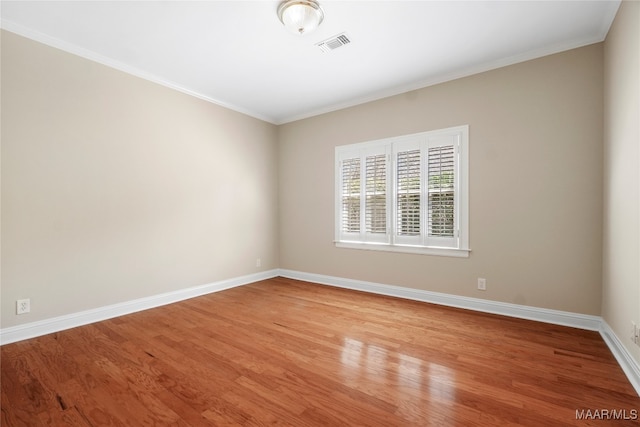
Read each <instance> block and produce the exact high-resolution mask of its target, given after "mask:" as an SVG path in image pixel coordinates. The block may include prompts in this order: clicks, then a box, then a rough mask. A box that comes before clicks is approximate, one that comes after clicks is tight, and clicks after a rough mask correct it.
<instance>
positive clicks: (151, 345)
mask: <svg viewBox="0 0 640 427" xmlns="http://www.w3.org/2000/svg"><path fill="white" fill-rule="evenodd" d="M0 352H1V354H0V356H1V357H2V359H1V360H2V364H1V384H0V387H1V396H0V397H1V400H0V406H1V413H0V414H1V418H0V422H1V423H2V426H37V425H43V426H81V427H85V426H103V425H104V426H137V425H162V426H165V425H175V426H264V425H276V426H296V427H305V426H308V427H313V426H351V425H353V426H385V427H388V426H403V427H404V426H458V425H459V426H497V425H500V426H503V425H504V426H507V425H511V426H541V425H544V426H589V425H597V426H602V425H615V426H625V425H635V426H637V425H639V424H640V421H639V420H638V419H637V415H638V410H640V399H639V398H638V396H637V395H636V393H635V391H634V390H633V388H632V387H631V385H630V384H629V382H628V380H627V379H626V377H625V376H624V373H623V372H622V370H621V369H620V367H619V366H618V364H617V363H616V361H615V359H614V358H613V356H612V355H611V353H610V351H609V349H608V348H607V346H606V344H605V343H604V342H603V340H602V338H601V337H600V336H599V334H598V333H597V332H592V331H584V330H578V329H574V328H568V327H562V326H557V325H549V324H544V323H538V322H533V321H527V320H521V319H514V318H506V317H502V316H497V315H491V314H485V313H476V312H471V311H468V310H461V309H455V308H449V307H442V306H437V305H432V304H426V303H421V302H417V301H409V300H402V299H396V298H391V297H385V296H381V295H374V294H367V293H362V292H356V291H350V290H345V289H340V288H332V287H328V286H323V285H316V284H312V283H306V282H300V281H296V280H291V279H284V278H275V279H270V280H266V281H262V282H257V283H253V284H250V285H246V286H242V287H239V288H233V289H229V290H227V291H223V292H219V293H215V294H211V295H207V296H203V297H199V298H193V299H190V300H187V301H183V302H180V303H176V304H172V305H169V306H164V307H160V308H156V309H153V310H147V311H144V312H140V313H135V314H131V315H127V316H122V317H119V318H115V319H110V320H106V321H103V322H100V323H96V324H92V325H87V326H84V327H80V328H75V329H71V330H68V331H63V332H59V333H55V334H51V335H47V336H43V337H39V338H35V339H31V340H26V341H23V342H19V343H14V344H9V345H5V346H3V347H2V348H0ZM586 410H591V411H592V412H593V411H602V410H607V411H618V412H617V413H618V415H624V418H621V417H620V416H618V418H620V419H613V418H611V417H609V418H607V419H578V418H579V416H578V415H580V413H582V415H583V418H584V411H586ZM580 411H583V412H580ZM598 414H600V412H598ZM634 414H635V417H636V418H634Z"/></svg>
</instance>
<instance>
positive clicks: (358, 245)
mask: <svg viewBox="0 0 640 427" xmlns="http://www.w3.org/2000/svg"><path fill="white" fill-rule="evenodd" d="M335 245H336V248H343V249H360V250H365V251H384V252H400V253H405V254H420V255H435V256H450V257H457V258H469V252H471V249H458V248H438V247H434V246H411V245H398V244H395V245H390V244H386V243H364V242H347V241H342V242H335Z"/></svg>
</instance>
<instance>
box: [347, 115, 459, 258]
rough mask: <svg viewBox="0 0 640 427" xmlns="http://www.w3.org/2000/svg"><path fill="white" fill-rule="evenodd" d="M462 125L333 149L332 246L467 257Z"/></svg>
mask: <svg viewBox="0 0 640 427" xmlns="http://www.w3.org/2000/svg"><path fill="white" fill-rule="evenodd" d="M468 135H469V128H468V126H458V127H454V128H449V129H443V130H437V131H432V132H424V133H419V134H414V135H407V136H402V137H398V138H389V139H384V140H379V141H371V142H364V143H360V144H353V145H344V146H340V147H336V245H337V246H339V247H349V248H360V249H373V250H388V251H399V252H413V253H424V254H433V255H449V256H465V257H466V256H468V254H469V248H468V234H469V230H468V228H469V226H468V222H469V219H468V164H469V162H468V145H469V136H468Z"/></svg>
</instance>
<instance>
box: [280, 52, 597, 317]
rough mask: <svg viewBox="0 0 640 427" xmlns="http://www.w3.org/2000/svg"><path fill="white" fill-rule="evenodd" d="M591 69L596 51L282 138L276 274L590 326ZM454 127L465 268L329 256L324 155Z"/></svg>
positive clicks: (323, 122)
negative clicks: (466, 150)
mask: <svg viewBox="0 0 640 427" xmlns="http://www.w3.org/2000/svg"><path fill="white" fill-rule="evenodd" d="M602 57H603V46H602V44H595V45H591V46H587V47H584V48H580V49H575V50H571V51H567V52H564V53H561V54H556V55H552V56H547V57H544V58H541V59H537V60H533V61H529V62H525V63H521V64H517V65H513V66H509V67H505V68H501V69H497V70H494V71H490V72H486V73H482V74H478V75H474V76H471V77H467V78H463V79H459V80H455V81H451V82H448V83H444V84H440V85H436V86H432V87H428V88H424V89H421V90H416V91H413V92H409V93H406V94H403V95H398V96H394V97H390V98H386V99H383V100H380V101H376V102H371V103H367V104H363V105H360V106H356V107H353V108H349V109H345V110H341V111H337V112H334V113H329V114H325V115H322V116H317V117H313V118H309V119H306V120H301V121H298V122H294V123H290V124H286V125H283V126H280V127H279V129H278V133H279V136H278V139H279V167H280V177H279V180H280V204H279V207H280V266H281V267H282V268H285V269H292V270H298V271H303V272H309V273H318V274H325V275H332V276H339V277H345V278H352V279H358V280H366V281H373V282H379V283H385V284H392V285H399V286H405V287H410V288H416V289H424V290H430V291H437V292H445V293H449V294H455V295H463V296H472V297H479V298H486V299H490V300H495V301H504V302H509V303H517V304H525V305H529V306H535V307H544V308H551V309H559V310H567V311H571V312H577V313H585V314H592V315H598V314H600V303H601V292H602V289H601V279H602V270H601V265H602V250H601V247H602V232H601V230H602V132H603V128H602V120H603V66H602ZM464 124H468V125H469V126H470V129H469V130H470V142H469V147H470V197H469V199H470V200H469V201H470V247H471V249H472V252H471V255H470V257H469V258H467V259H459V258H445V257H437V256H424V255H412V254H399V253H383V252H373V251H362V250H350V249H337V248H335V247H334V245H333V242H332V240H333V236H334V147H335V146H337V145H343V144H350V143H356V142H361V141H367V140H373V139H379V138H385V137H389V136H395V135H403V134H410V133H415V132H421V131H428V130H434V129H440V128H445V127H449V126H455V125H464ZM478 277H484V278H486V279H487V291H486V292H482V291H477V290H476V282H477V278H478Z"/></svg>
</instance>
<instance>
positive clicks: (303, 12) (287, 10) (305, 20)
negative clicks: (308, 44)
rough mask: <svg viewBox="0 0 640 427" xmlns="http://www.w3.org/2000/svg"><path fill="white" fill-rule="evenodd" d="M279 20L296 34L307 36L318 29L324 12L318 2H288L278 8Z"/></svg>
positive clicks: (299, 0) (293, 0) (288, 0)
mask: <svg viewBox="0 0 640 427" xmlns="http://www.w3.org/2000/svg"><path fill="white" fill-rule="evenodd" d="M278 18H280V21H281V22H282V23H283V24H284V26H285V28H286V29H288V30H289V31H291V32H292V33H295V34H300V35H302V34H306V33H310V32H311V31H313V30H315V29H316V28H318V25H320V23H321V22H322V20H323V19H324V12H323V11H322V8H321V7H320V4H319V3H318V2H317V1H316V0H287V1H285V2H283V3H281V4H280V6H278Z"/></svg>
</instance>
